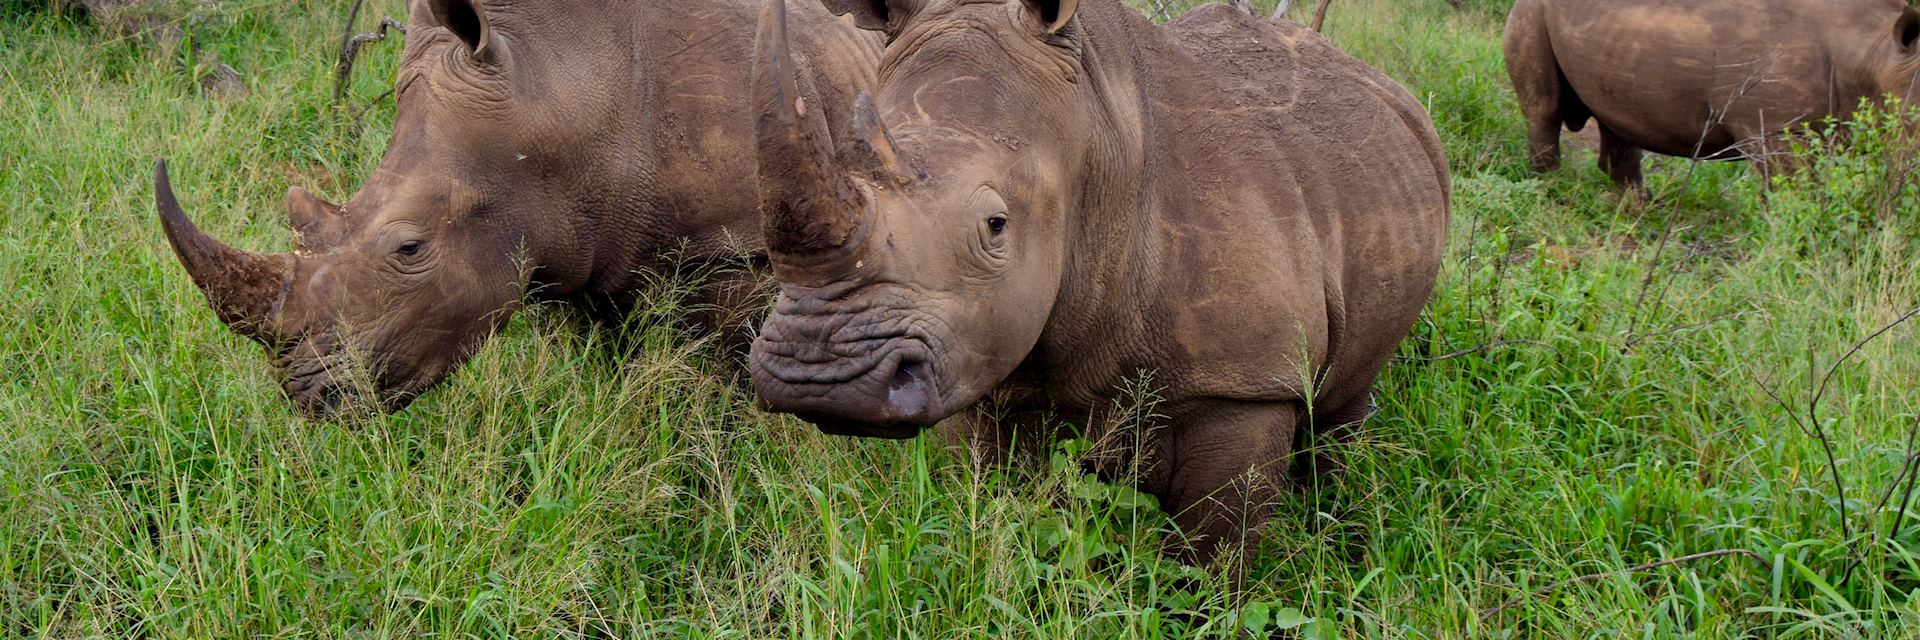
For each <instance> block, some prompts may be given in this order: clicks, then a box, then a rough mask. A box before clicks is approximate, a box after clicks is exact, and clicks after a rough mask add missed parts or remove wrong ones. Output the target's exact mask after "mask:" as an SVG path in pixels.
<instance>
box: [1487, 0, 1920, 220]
mask: <svg viewBox="0 0 1920 640" xmlns="http://www.w3.org/2000/svg"><path fill="white" fill-rule="evenodd" d="M1916 43H1920V12H1916V11H1915V10H1914V9H1913V8H1912V7H1909V6H1907V5H1906V3H1904V2H1902V1H1901V0H1610V1H1608V2H1594V1H1593V0H1519V1H1518V2H1515V3H1514V5H1513V13H1512V14H1510V15H1509V16H1508V18H1507V30H1506V55H1507V72H1508V74H1509V75H1510V76H1512V78H1513V87H1514V92H1515V93H1516V94H1517V95H1518V97H1519V99H1520V108H1521V110H1523V111H1525V112H1526V116H1527V141H1528V144H1529V146H1530V147H1531V148H1532V159H1531V164H1532V166H1533V168H1534V169H1535V170H1536V171H1549V170H1552V169H1555V168H1558V167H1559V166H1560V128H1561V126H1563V125H1564V126H1566V127H1567V128H1569V129H1572V130H1574V131H1579V130H1581V129H1582V128H1584V127H1585V126H1586V124H1587V120H1588V119H1593V120H1597V121H1599V123H1600V167H1601V169H1603V170H1604V171H1606V172H1607V174H1608V175H1609V176H1612V178H1613V180H1614V182H1616V183H1618V184H1620V185H1622V186H1626V187H1629V188H1632V189H1634V190H1635V191H1642V190H1644V189H1645V186H1644V185H1645V182H1644V180H1643V178H1642V176H1641V173H1640V159H1641V154H1642V152H1643V150H1644V151H1652V152H1654V153H1659V154H1664V155H1670V156H1680V157H1686V158H1701V159H1715V160H1719V159H1736V158H1750V159H1753V160H1755V161H1756V162H1755V168H1756V169H1757V170H1758V171H1759V172H1760V173H1761V174H1762V175H1766V174H1767V173H1768V171H1769V168H1768V167H1769V164H1768V163H1767V162H1766V159H1767V158H1768V157H1772V156H1777V155H1779V154H1781V153H1783V152H1785V150H1786V149H1785V146H1786V145H1785V140H1784V138H1783V136H1782V135H1781V134H1782V132H1784V131H1786V130H1788V129H1789V128H1791V127H1794V126H1796V125H1801V124H1807V123H1811V122H1814V121H1817V120H1820V119H1823V118H1826V117H1828V116H1835V117H1842V118H1844V117H1846V116H1848V115H1849V114H1851V113H1853V110H1854V109H1855V108H1856V107H1857V106H1858V105H1859V104H1860V101H1861V99H1862V98H1877V97H1880V96H1882V95H1887V94H1891V95H1893V96H1897V97H1900V98H1903V99H1906V100H1909V101H1911V100H1912V99H1914V98H1920V91H1917V89H1920V50H1916Z"/></svg>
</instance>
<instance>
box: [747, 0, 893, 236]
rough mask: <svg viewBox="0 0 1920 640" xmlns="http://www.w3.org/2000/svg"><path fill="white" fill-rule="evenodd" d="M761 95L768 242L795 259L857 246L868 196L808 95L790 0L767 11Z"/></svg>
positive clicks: (760, 41)
mask: <svg viewBox="0 0 1920 640" xmlns="http://www.w3.org/2000/svg"><path fill="white" fill-rule="evenodd" d="M753 100H754V107H755V109H756V111H757V115H756V118H755V134H756V137H757V141H758V146H759V156H760V162H759V168H760V215H761V227H762V231H764V232H765V234H766V238H767V247H768V248H769V249H771V250H772V251H773V252H774V253H776V254H780V255H783V256H785V257H787V258H795V257H803V256H817V255H821V254H825V253H830V252H834V251H836V250H839V249H843V248H845V247H847V246H848V245H850V244H852V242H853V241H854V239H855V238H854V236H855V234H856V233H858V232H859V230H860V229H861V227H862V222H863V220H864V219H863V216H864V215H865V211H866V199H865V197H864V196H863V195H862V194H861V193H860V192H859V191H858V190H857V189H855V188H853V186H852V185H851V184H849V183H848V182H847V181H846V180H843V179H841V175H840V173H839V168H838V167H836V166H835V163H834V158H833V153H832V145H831V144H829V143H828V141H827V130H826V127H825V125H824V121H823V119H822V118H820V117H819V116H818V115H817V114H815V113H812V111H814V110H811V109H808V107H807V104H806V102H805V99H804V98H803V97H802V96H801V93H800V89H799V80H798V78H797V77H796V76H795V70H794V68H793V56H792V54H791V52H790V51H789V49H788V42H787V7H786V2H785V0H766V8H765V10H764V11H763V12H762V13H761V15H760V27H759V31H758V33H757V34H756V35H755V40H754V64H753Z"/></svg>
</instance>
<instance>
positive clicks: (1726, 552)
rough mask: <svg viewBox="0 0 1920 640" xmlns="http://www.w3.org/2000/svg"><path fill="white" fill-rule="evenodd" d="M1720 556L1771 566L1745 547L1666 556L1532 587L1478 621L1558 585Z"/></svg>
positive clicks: (1488, 611)
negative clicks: (1744, 559)
mask: <svg viewBox="0 0 1920 640" xmlns="http://www.w3.org/2000/svg"><path fill="white" fill-rule="evenodd" d="M1720 556H1746V557H1749V558H1753V561H1754V562H1758V563H1760V565H1761V566H1764V567H1769V568H1771V567H1772V566H1773V563H1772V562H1770V561H1768V560H1767V557H1766V556H1763V555H1760V554H1758V553H1755V552H1753V551H1750V550H1747V549H1719V550H1716V551H1707V552H1702V553H1696V554H1693V555H1686V556H1680V557H1678V558H1668V559H1665V560H1661V561H1659V562H1649V563H1646V564H1643V565H1638V566H1632V567H1627V568H1625V569H1617V570H1614V571H1606V572H1602V573H1589V574H1587V575H1584V576H1579V577H1574V578H1567V579H1565V580H1561V581H1559V582H1555V583H1553V584H1550V585H1547V586H1544V587H1540V588H1538V589H1534V590H1533V591H1530V592H1527V593H1526V594H1525V595H1521V596H1515V597H1514V598H1513V599H1512V600H1508V601H1506V602H1505V603H1503V604H1501V605H1500V606H1498V607H1494V608H1492V609H1488V610H1486V611H1482V612H1480V621H1481V622H1486V621H1487V619H1488V618H1492V617H1493V616H1494V615H1495V614H1498V613H1500V612H1502V611H1506V610H1508V609H1511V608H1514V607H1516V606H1519V605H1520V603H1522V602H1525V601H1526V600H1527V598H1537V597H1540V596H1544V595H1547V594H1548V593H1551V592H1553V590H1555V589H1559V588H1560V587H1564V586H1567V585H1570V584H1578V583H1582V582H1595V581H1599V580H1603V579H1606V578H1611V577H1613V576H1617V575H1622V574H1627V573H1639V572H1641V571H1648V570H1652V569H1658V568H1660V567H1665V566H1668V565H1676V564H1681V563H1684V562H1693V561H1695V560H1705V559H1707V558H1717V557H1720Z"/></svg>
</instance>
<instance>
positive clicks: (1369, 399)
mask: <svg viewBox="0 0 1920 640" xmlns="http://www.w3.org/2000/svg"><path fill="white" fill-rule="evenodd" d="M1378 411H1379V409H1378V407H1376V406H1375V405H1374V403H1373V394H1372V393H1367V394H1365V395H1362V396H1360V398H1359V399H1358V400H1355V401H1352V402H1349V403H1347V405H1346V406H1343V407H1335V408H1332V409H1327V410H1320V409H1316V410H1315V411H1314V412H1313V425H1312V428H1310V429H1301V430H1299V431H1300V433H1299V434H1298V435H1297V436H1295V440H1296V442H1295V445H1294V453H1293V458H1294V460H1293V464H1292V466H1291V467H1290V468H1289V471H1290V473H1291V479H1292V481H1293V486H1294V488H1295V489H1301V490H1305V489H1307V488H1310V487H1313V486H1314V485H1315V484H1317V483H1318V482H1319V481H1320V479H1321V478H1323V477H1325V476H1327V475H1330V474H1335V473H1339V472H1340V470H1341V469H1344V468H1346V463H1345V462H1344V461H1343V460H1342V455H1341V445H1344V444H1346V443H1348V442H1351V441H1352V440H1353V438H1354V436H1355V435H1357V434H1359V433H1360V428H1361V427H1363V426H1365V425H1366V423H1367V420H1370V419H1372V418H1373V414H1375V413H1377V412H1378Z"/></svg>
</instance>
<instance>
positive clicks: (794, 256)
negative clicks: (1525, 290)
mask: <svg viewBox="0 0 1920 640" xmlns="http://www.w3.org/2000/svg"><path fill="white" fill-rule="evenodd" d="M816 1H818V2H824V4H826V5H827V6H829V7H830V8H831V9H832V10H833V11H835V12H837V13H843V14H851V15H852V16H854V17H855V22H856V24H859V25H861V26H863V27H866V28H870V29H878V30H881V31H883V32H885V33H886V34H887V35H888V39H889V44H888V47H887V49H886V51H885V53H884V55H883V56H882V59H881V71H880V75H879V79H878V82H879V86H878V89H877V91H876V92H874V93H872V94H862V95H861V96H860V97H859V98H857V99H856V100H855V103H854V107H853V122H852V123H851V125H850V127H849V131H848V135H846V136H845V137H842V138H839V139H834V138H832V137H830V135H829V132H828V130H827V127H826V125H827V124H828V122H827V121H828V119H829V118H831V117H833V115H832V114H831V113H827V112H825V110H824V109H822V106H823V105H819V104H818V103H817V102H816V101H814V100H811V99H807V98H805V97H804V96H799V95H797V94H796V91H797V90H798V89H797V88H798V87H799V86H800V85H799V84H798V82H797V80H796V75H795V74H794V73H793V72H792V68H793V66H792V64H793V63H792V58H791V53H790V51H789V49H788V45H787V42H788V39H787V34H788V33H789V31H788V29H787V28H786V27H785V23H784V20H785V15H786V14H785V0H767V9H766V13H765V14H764V15H762V17H761V27H760V36H759V43H758V44H757V47H758V53H757V54H756V56H757V59H758V62H757V63H756V64H755V67H754V68H755V71H754V73H755V79H754V86H755V89H754V95H755V98H754V100H755V103H756V105H757V109H758V111H759V115H758V121H757V130H758V135H759V152H760V153H759V161H760V193H761V199H762V204H761V213H762V217H763V221H762V223H763V229H762V233H763V235H764V237H765V238H766V239H767V242H768V248H769V253H770V256H771V261H772V267H773V273H774V277H775V279H776V280H777V281H778V282H779V283H780V284H779V293H778V295H777V298H776V302H775V305H774V309H773V311H772V312H771V314H770V315H769V316H768V318H767V320H766V321H765V322H764V324H763V325H762V330H761V332H760V335H759V337H758V338H757V339H756V340H755V341H754V343H753V345H752V350H751V357H750V358H749V370H750V373H751V376H752V379H753V382H754V386H755V389H756V391H757V393H758V394H759V396H760V398H761V400H762V401H763V403H764V404H765V405H767V406H769V407H771V408H772V409H775V410H778V411H782V412H788V413H793V414H797V415H798V416H800V417H801V418H803V419H805V420H807V421H810V422H813V423H815V424H816V425H817V426H818V427H819V428H820V429H821V430H823V431H824V432H826V433H829V434H839V435H853V436H868V437H882V438H908V437H913V436H915V435H916V434H918V433H920V432H921V431H922V430H923V429H924V428H926V427H928V426H931V425H934V424H935V423H937V422H940V421H942V420H943V419H946V418H949V417H951V416H956V415H957V416H961V419H967V420H980V421H988V423H989V424H998V425H999V426H1000V427H1002V428H1004V427H1005V426H1006V424H1009V423H993V422H991V421H992V416H993V414H998V413H1001V412H1005V413H1006V414H1007V415H1011V416H1014V417H1016V418H1019V417H1021V416H1028V415H1033V414H1032V412H1034V411H1039V412H1047V411H1051V412H1052V413H1053V415H1057V416H1065V417H1067V418H1071V419H1076V420H1077V419H1081V418H1085V419H1086V420H1087V422H1086V423H1084V424H1087V425H1100V424H1107V422H1106V420H1107V418H1109V417H1112V416H1116V415H1119V413H1118V412H1117V410H1115V409H1114V408H1113V407H1114V405H1115V402H1116V400H1119V399H1123V397H1124V395H1125V394H1124V393H1123V389H1127V388H1140V387H1146V388H1147V389H1148V390H1149V391H1151V392H1152V394H1153V395H1155V396H1156V397H1157V403H1155V404H1153V405H1152V407H1151V410H1149V411H1144V412H1140V413H1141V415H1140V416H1139V417H1140V418H1141V419H1142V420H1143V421H1144V426H1140V427H1139V429H1140V431H1138V432H1126V431H1110V432H1107V433H1104V434H1100V435H1098V436H1096V437H1097V438H1099V439H1102V440H1106V441H1108V442H1137V443H1139V444H1138V445H1137V446H1128V447H1125V448H1123V449H1122V450H1121V451H1122V455H1121V456H1119V457H1121V458H1123V459H1128V460H1131V461H1132V463H1127V464H1112V465H1099V466H1098V468H1096V471H1098V472H1100V473H1101V474H1102V475H1104V476H1106V477H1107V478H1108V479H1109V480H1111V481H1122V482H1124V481H1128V480H1131V481H1133V482H1134V483H1136V486H1137V487H1139V488H1140V489H1142V490H1143V491H1144V492H1146V493H1148V494H1151V495H1153V496H1156V497H1157V498H1159V500H1160V502H1161V506H1162V508H1163V509H1165V510H1166V511H1167V512H1168V513H1170V514H1173V516H1174V519H1175V522H1176V523H1177V524H1178V525H1179V526H1180V527H1181V529H1182V532H1183V535H1181V536H1177V537H1176V540H1174V542H1175V544H1174V545H1172V547H1170V550H1172V551H1175V552H1176V553H1178V554H1179V555H1182V556H1184V557H1186V558H1187V559H1190V560H1193V561H1197V562H1205V561H1208V560H1209V559H1211V558H1214V557H1215V556H1216V555H1218V553H1219V551H1220V549H1221V548H1222V546H1221V545H1222V544H1223V543H1240V542H1243V541H1248V540H1250V539H1251V538H1252V536H1253V530H1252V525H1257V524H1258V523H1259V522H1260V521H1261V519H1262V518H1263V517H1265V516H1266V515H1267V514H1268V513H1269V512H1270V509H1271V507H1270V504H1271V503H1272V499H1273V498H1274V497H1275V496H1276V495H1277V494H1276V493H1275V492H1276V491H1279V490H1281V489H1282V488H1283V487H1284V486H1285V483H1286V482H1287V475H1289V474H1287V473H1286V471H1287V469H1288V467H1289V465H1290V464H1293V460H1292V458H1293V457H1294V456H1293V454H1294V453H1295V450H1296V439H1297V438H1300V437H1302V436H1303V435H1306V434H1307V433H1308V432H1309V431H1312V430H1316V429H1317V430H1327V429H1335V428H1340V427H1344V426H1350V425H1353V424H1356V423H1357V422H1359V421H1361V420H1363V419H1365V418H1366V417H1368V416H1369V415H1370V414H1371V410H1372V406H1373V405H1372V390H1373V387H1374V382H1375V377H1376V376H1377V375H1378V374H1379V372H1380V371H1381V370H1382V368H1383V367H1384V366H1385V365H1386V364H1387V362H1388V360H1389V359H1390V358H1391V356H1392V354H1393V352H1394V351H1395V350H1396V348H1397V345H1399V344H1400V343H1401V342H1402V341H1403V340H1404V339H1405V337H1406V335H1407V333H1408V331H1409V329H1410V328H1411V326H1412V325H1413V323H1414V321H1415V319H1416V317H1417V316H1418V315H1419V313H1420V311H1421V309H1422V308H1423V307H1424V306H1425V304H1426V302H1427V299H1428V297H1429V296H1430V295H1431V293H1432V290H1433V286H1434V282H1435V279H1436V277H1437V274H1438V271H1439V268H1440V264H1441V259H1442V254H1443V253H1444V247H1445V244H1446V237H1447V224H1448V219H1449V216H1450V215H1451V210H1450V208H1451V204H1450V203H1451V193H1450V187H1449V182H1448V170H1447V165H1446V161H1445V157H1444V154H1443V153H1442V150H1441V146H1440V140H1439V138H1438V135H1437V134H1436V133H1435V131H1434V129H1433V125H1432V123H1431V121H1430V119H1429V117H1428V115H1427V113H1426V112H1425V111H1424V110H1423V109H1422V107H1421V105H1420V103H1419V102H1418V101H1417V100H1415V99H1414V98H1413V96H1411V95H1409V94H1408V93H1407V91H1405V90H1404V89H1402V88H1401V87H1400V86H1399V85H1397V84H1395V83H1394V82H1393V81H1392V80H1390V79H1388V78H1387V77H1386V76H1384V75H1382V74H1381V73H1379V72H1377V71H1375V70H1374V69H1371V68H1369V67H1368V66H1366V65H1365V64H1363V63H1361V62H1360V61H1358V60H1356V59H1354V58H1353V57H1351V56H1348V55H1346V54H1344V53H1342V52H1341V51H1339V50H1338V49H1336V48H1335V47H1334V46H1333V45H1332V44H1330V43H1329V42H1328V41H1327V40H1325V39H1323V38H1321V37H1320V36H1319V35H1318V34H1315V33H1313V32H1312V31H1309V30H1307V29H1306V28H1304V27H1301V26H1299V25H1296V24H1293V23H1290V22H1284V21H1278V20H1266V19H1262V18H1257V17H1254V16H1250V15H1247V14H1246V13H1243V12H1240V11H1235V10H1233V9H1231V8H1229V7H1227V6H1226V5H1211V6H1207V7H1202V8H1199V9H1197V10H1194V11H1192V12H1190V13H1187V14H1186V15H1183V16H1181V17H1180V18H1179V19H1177V20H1174V21H1173V22H1171V23H1169V24H1167V25H1164V26H1158V27H1156V26H1154V25H1153V24H1152V23H1150V22H1148V21H1147V19H1146V18H1145V17H1143V16H1141V15H1140V14H1139V13H1137V12H1135V11H1134V10H1132V9H1130V8H1128V7H1127V6H1125V5H1123V4H1122V3H1121V1H1120V0H1084V1H1081V2H1076V1H1074V0H889V1H886V2H880V1H877V0H875V1H865V0H801V2H802V4H809V3H811V2H816ZM990 396H991V397H992V398H993V399H994V402H992V403H985V404H983V402H982V401H983V399H987V398H989V397H990ZM1134 463H1138V464H1137V465H1136V464H1134ZM1130 469H1138V470H1139V471H1138V473H1137V475H1136V474H1133V473H1132V472H1131V471H1129V470H1130ZM1129 476H1131V477H1129ZM1250 547H1251V545H1248V546H1247V547H1243V548H1250Z"/></svg>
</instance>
